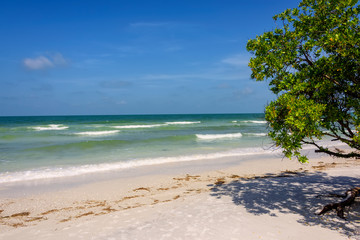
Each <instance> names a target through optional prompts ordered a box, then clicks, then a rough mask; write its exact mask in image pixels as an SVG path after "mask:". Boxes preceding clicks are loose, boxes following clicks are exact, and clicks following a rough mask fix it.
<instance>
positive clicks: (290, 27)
mask: <svg viewBox="0 0 360 240" xmlns="http://www.w3.org/2000/svg"><path fill="white" fill-rule="evenodd" d="M359 13H360V4H359V1H355V0H303V1H302V2H301V3H300V4H299V7H298V8H296V9H287V10H285V11H284V12H282V13H280V14H278V15H275V16H274V19H275V20H276V21H277V22H278V23H279V22H280V23H281V26H282V27H281V28H279V27H277V28H276V29H275V30H273V31H269V32H265V33H263V34H262V35H260V36H257V37H256V38H255V39H251V40H249V41H248V44H247V50H248V51H249V52H251V53H252V54H253V55H254V57H253V58H251V60H250V63H249V67H251V70H252V74H251V77H252V78H253V79H256V80H257V81H264V80H269V81H270V82H269V85H270V87H271V90H272V91H273V92H274V93H275V94H277V95H278V99H277V100H276V101H274V102H271V103H270V104H269V105H268V106H267V108H266V120H267V121H268V122H269V126H270V127H271V131H270V136H271V137H272V139H273V140H274V141H275V143H276V144H277V145H278V146H281V147H282V148H283V149H284V153H285V155H286V156H287V157H289V158H291V157H297V158H298V160H299V161H302V162H303V161H306V160H307V159H306V157H305V156H301V154H300V152H299V151H300V149H301V147H302V145H303V144H311V145H314V146H316V147H317V148H318V151H321V152H326V153H328V154H331V155H334V156H338V157H353V156H357V157H360V153H359V152H358V151H357V150H360V141H359V140H360V137H359V130H360V125H359V123H360V46H359V45H360V26H359V25H360V21H359ZM324 136H328V137H331V138H332V139H333V140H336V141H342V142H343V143H345V144H347V145H349V146H350V147H352V148H353V149H354V150H353V151H352V152H350V153H340V152H337V151H333V150H329V149H327V148H325V147H322V146H320V145H318V140H320V139H322V138H323V137H324Z"/></svg>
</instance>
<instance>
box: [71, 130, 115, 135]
mask: <svg viewBox="0 0 360 240" xmlns="http://www.w3.org/2000/svg"><path fill="white" fill-rule="evenodd" d="M118 132H120V130H110V131H90V132H78V133H74V134H75V135H81V136H104V135H112V134H116V133H118Z"/></svg>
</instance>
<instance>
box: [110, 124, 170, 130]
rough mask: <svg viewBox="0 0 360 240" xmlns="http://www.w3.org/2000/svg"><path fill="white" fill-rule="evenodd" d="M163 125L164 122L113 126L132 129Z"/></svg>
mask: <svg viewBox="0 0 360 240" xmlns="http://www.w3.org/2000/svg"><path fill="white" fill-rule="evenodd" d="M161 126H164V124H149V125H124V126H113V128H119V129H131V128H154V127H161Z"/></svg>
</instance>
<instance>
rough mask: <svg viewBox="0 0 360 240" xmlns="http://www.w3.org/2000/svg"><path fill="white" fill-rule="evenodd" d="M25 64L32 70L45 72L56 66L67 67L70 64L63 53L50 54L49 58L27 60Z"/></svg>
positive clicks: (40, 57) (24, 61) (41, 57)
mask: <svg viewBox="0 0 360 240" xmlns="http://www.w3.org/2000/svg"><path fill="white" fill-rule="evenodd" d="M23 64H24V66H25V67H26V68H28V69H30V70H44V69H48V68H53V67H56V66H66V65H67V64H68V62H67V61H66V60H65V58H64V57H63V56H62V54H61V53H54V54H49V55H48V56H39V57H36V58H25V59H24V60H23Z"/></svg>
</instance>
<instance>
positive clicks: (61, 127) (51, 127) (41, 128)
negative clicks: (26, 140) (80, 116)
mask: <svg viewBox="0 0 360 240" xmlns="http://www.w3.org/2000/svg"><path fill="white" fill-rule="evenodd" d="M29 128H30V129H34V130H36V131H47V130H65V129H68V128H69V127H68V126H65V125H62V124H49V125H47V126H37V127H29Z"/></svg>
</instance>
